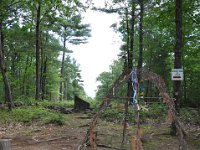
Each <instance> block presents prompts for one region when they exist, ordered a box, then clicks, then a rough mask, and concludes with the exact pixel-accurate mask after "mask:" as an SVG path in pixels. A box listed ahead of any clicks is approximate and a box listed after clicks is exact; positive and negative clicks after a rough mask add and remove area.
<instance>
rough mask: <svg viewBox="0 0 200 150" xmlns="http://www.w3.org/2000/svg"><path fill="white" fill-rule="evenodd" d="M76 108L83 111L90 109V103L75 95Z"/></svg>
mask: <svg viewBox="0 0 200 150" xmlns="http://www.w3.org/2000/svg"><path fill="white" fill-rule="evenodd" d="M74 109H75V110H77V111H83V110H87V109H90V103H88V102H86V101H84V100H83V99H81V98H79V97H78V96H75V97H74Z"/></svg>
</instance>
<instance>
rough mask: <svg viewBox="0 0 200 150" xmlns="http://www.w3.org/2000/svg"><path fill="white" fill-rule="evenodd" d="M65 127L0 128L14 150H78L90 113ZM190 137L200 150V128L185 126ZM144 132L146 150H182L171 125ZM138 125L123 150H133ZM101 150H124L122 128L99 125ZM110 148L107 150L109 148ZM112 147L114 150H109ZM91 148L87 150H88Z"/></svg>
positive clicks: (72, 119) (68, 117) (77, 115)
mask: <svg viewBox="0 0 200 150" xmlns="http://www.w3.org/2000/svg"><path fill="white" fill-rule="evenodd" d="M65 120H66V121H65V125H62V126H59V125H51V124H42V123H40V122H37V121H34V122H32V123H29V124H22V123H15V124H14V123H13V124H9V125H8V124H6V123H5V124H1V125H0V138H1V139H10V140H11V145H12V150H77V148H78V146H79V145H80V143H81V142H82V140H83V139H84V136H85V135H86V131H87V129H88V126H89V123H90V121H91V114H90V113H73V114H67V115H65ZM184 127H185V129H186V132H187V133H188V137H187V142H188V149H189V150H200V127H199V126H192V125H184ZM141 128H142V130H143V134H142V143H143V147H144V149H145V150H161V149H162V150H178V149H179V141H178V138H177V137H176V136H171V135H170V134H169V133H170V128H169V124H167V123H159V124H146V125H142V126H141ZM134 131H135V126H134V125H129V127H128V129H127V136H126V142H125V144H124V148H123V149H127V150H129V149H130V148H129V147H130V142H129V140H130V139H131V135H133V133H134ZM97 133H98V136H97V143H98V144H99V145H101V146H100V147H98V150H114V149H122V148H120V147H121V146H120V145H121V140H122V124H120V123H113V122H106V121H103V120H99V121H98V126H97ZM105 146H107V148H106V147H105ZM108 147H110V148H108ZM87 149H88V150H89V148H84V150H87Z"/></svg>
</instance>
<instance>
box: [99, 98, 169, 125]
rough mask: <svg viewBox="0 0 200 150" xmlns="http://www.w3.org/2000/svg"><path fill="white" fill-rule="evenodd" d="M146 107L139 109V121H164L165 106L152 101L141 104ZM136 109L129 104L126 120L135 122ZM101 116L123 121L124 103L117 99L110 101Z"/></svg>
mask: <svg viewBox="0 0 200 150" xmlns="http://www.w3.org/2000/svg"><path fill="white" fill-rule="evenodd" d="M142 107H145V108H146V109H147V110H146V109H141V110H140V111H139V113H140V122H141V123H147V122H149V120H150V122H151V123H158V122H163V121H165V118H167V106H166V105H165V104H162V103H153V104H150V105H148V106H144V105H143V106H142ZM136 116H137V115H136V109H135V107H134V106H133V105H129V111H128V121H129V123H136ZM102 118H104V119H105V120H107V121H114V122H123V119H124V104H123V103H119V102H117V101H115V102H112V103H111V104H110V106H109V107H108V108H106V109H105V110H104V111H103V113H102Z"/></svg>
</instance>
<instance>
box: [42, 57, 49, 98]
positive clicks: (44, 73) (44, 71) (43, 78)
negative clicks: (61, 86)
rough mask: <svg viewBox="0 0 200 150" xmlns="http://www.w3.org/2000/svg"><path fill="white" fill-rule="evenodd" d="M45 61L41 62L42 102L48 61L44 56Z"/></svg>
mask: <svg viewBox="0 0 200 150" xmlns="http://www.w3.org/2000/svg"><path fill="white" fill-rule="evenodd" d="M44 59H45V60H44V62H43V73H42V74H43V75H42V83H41V84H42V85H41V88H42V100H44V99H45V95H46V90H45V89H46V79H47V75H46V74H47V60H48V58H47V56H45V58H44Z"/></svg>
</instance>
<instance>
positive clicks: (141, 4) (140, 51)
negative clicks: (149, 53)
mask: <svg viewBox="0 0 200 150" xmlns="http://www.w3.org/2000/svg"><path fill="white" fill-rule="evenodd" d="M139 3H140V22H139V58H138V69H140V68H142V62H143V61H142V54H143V14H144V4H143V0H140V1H139ZM140 78H141V77H140V75H139V77H138V79H139V80H140Z"/></svg>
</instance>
